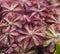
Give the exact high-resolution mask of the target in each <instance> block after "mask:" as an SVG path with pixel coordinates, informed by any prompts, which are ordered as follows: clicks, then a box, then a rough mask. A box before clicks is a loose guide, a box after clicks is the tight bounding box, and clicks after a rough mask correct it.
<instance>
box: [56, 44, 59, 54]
mask: <svg viewBox="0 0 60 54" xmlns="http://www.w3.org/2000/svg"><path fill="white" fill-rule="evenodd" d="M56 54H60V44H56Z"/></svg>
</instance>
